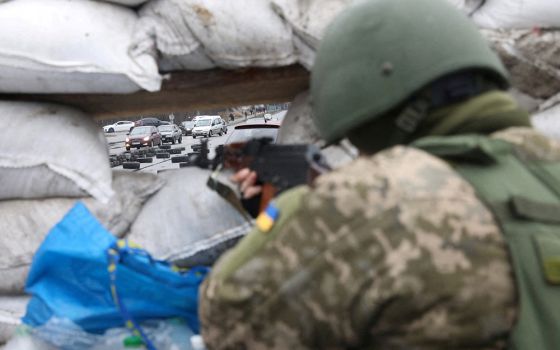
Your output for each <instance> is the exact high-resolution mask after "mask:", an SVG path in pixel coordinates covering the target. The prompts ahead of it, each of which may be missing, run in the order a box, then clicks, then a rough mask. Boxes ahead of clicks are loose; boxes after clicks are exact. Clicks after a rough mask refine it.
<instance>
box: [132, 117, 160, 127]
mask: <svg viewBox="0 0 560 350" xmlns="http://www.w3.org/2000/svg"><path fill="white" fill-rule="evenodd" d="M162 124H169V122H165V121H163V120H159V119H157V118H142V119H140V120H137V121H135V122H134V126H155V127H158V126H160V125H162Z"/></svg>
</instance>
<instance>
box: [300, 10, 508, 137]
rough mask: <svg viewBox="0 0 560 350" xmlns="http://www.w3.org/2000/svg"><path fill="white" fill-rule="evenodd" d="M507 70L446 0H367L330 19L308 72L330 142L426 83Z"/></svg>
mask: <svg viewBox="0 0 560 350" xmlns="http://www.w3.org/2000/svg"><path fill="white" fill-rule="evenodd" d="M464 70H480V71H484V72H486V73H487V74H488V75H490V76H491V77H492V78H493V79H494V80H495V81H496V82H497V83H498V84H499V85H500V86H507V72H506V70H505V68H504V67H503V66H502V64H501V62H500V61H499V59H498V57H497V56H496V55H495V54H494V53H493V52H492V51H491V50H490V48H489V46H488V44H487V42H486V41H485V40H484V39H483V38H482V36H481V35H480V33H479V32H478V30H477V28H476V27H475V26H474V24H473V23H471V21H470V20H469V19H468V18H467V17H466V16H464V15H463V14H462V13H460V12H459V11H458V10H457V9H455V8H453V7H452V5H450V4H448V3H447V1H444V0H413V1H411V0H366V1H360V2H358V3H357V4H355V5H352V6H350V7H349V8H348V9H347V10H345V11H344V12H343V13H341V14H340V15H339V16H338V17H337V18H336V19H335V20H334V21H333V23H332V24H331V25H330V26H329V28H328V29H327V31H326V33H325V37H324V39H323V41H322V42H321V45H320V46H319V50H318V52H317V58H316V60H315V64H314V67H313V69H312V72H311V98H312V106H313V113H314V119H315V124H316V125H317V127H318V129H319V132H320V133H321V136H322V137H323V138H325V140H326V141H327V142H329V143H330V142H333V141H336V140H338V139H340V138H343V137H344V136H345V135H347V133H348V132H349V131H350V130H352V129H354V128H356V127H357V126H360V125H362V124H364V123H367V122H370V121H372V120H373V119H375V118H378V117H380V116H383V115H384V114H385V113H387V112H389V111H391V110H393V109H395V108H396V107H398V106H400V105H401V104H402V103H403V102H405V101H406V100H407V99H408V98H410V97H411V96H412V95H413V94H414V93H415V92H418V91H419V90H421V89H422V88H423V87H425V86H427V85H429V83H430V82H433V81H435V80H437V79H438V78H441V77H442V76H445V75H448V74H450V73H454V72H458V71H464Z"/></svg>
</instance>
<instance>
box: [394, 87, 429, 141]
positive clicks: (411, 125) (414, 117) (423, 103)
mask: <svg viewBox="0 0 560 350" xmlns="http://www.w3.org/2000/svg"><path fill="white" fill-rule="evenodd" d="M431 104H432V103H431V99H430V97H429V96H427V95H426V94H420V95H419V96H418V97H416V98H415V99H413V100H412V101H411V102H410V103H408V104H407V105H406V107H405V108H404V109H403V110H402V111H401V113H400V114H399V115H398V116H397V117H396V118H395V125H396V127H397V128H396V130H395V133H394V134H393V137H392V140H391V145H398V144H406V143H408V141H409V140H410V136H411V135H412V134H414V132H415V131H416V130H417V129H418V125H419V124H420V123H421V122H422V120H424V118H426V116H427V115H428V110H429V109H430V106H431Z"/></svg>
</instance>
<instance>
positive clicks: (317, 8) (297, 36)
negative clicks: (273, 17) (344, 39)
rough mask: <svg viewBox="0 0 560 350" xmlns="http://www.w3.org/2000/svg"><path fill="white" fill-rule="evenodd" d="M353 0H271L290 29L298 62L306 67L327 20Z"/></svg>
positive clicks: (315, 49)
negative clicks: (292, 32) (292, 33)
mask: <svg viewBox="0 0 560 350" xmlns="http://www.w3.org/2000/svg"><path fill="white" fill-rule="evenodd" d="M353 1H354V0H273V1H272V5H273V8H274V10H275V11H276V13H277V14H278V15H279V16H281V17H282V18H283V19H284V20H285V21H286V22H287V23H288V24H289V25H290V27H291V28H292V29H293V31H294V45H295V46H296V49H297V53H298V59H299V62H300V63H301V64H302V65H303V66H304V67H306V68H308V69H310V68H311V67H312V66H313V61H314V60H315V52H316V51H317V47H318V46H319V42H320V41H321V38H322V37H323V33H324V32H325V29H326V28H327V26H328V25H329V24H330V23H331V21H332V20H333V19H334V18H335V17H336V15H338V14H339V13H340V12H341V11H342V10H344V8H345V7H347V6H348V5H349V4H350V3H352V2H353Z"/></svg>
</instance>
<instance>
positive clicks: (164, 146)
mask: <svg viewBox="0 0 560 350" xmlns="http://www.w3.org/2000/svg"><path fill="white" fill-rule="evenodd" d="M159 148H161V149H171V145H161V146H159Z"/></svg>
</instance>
